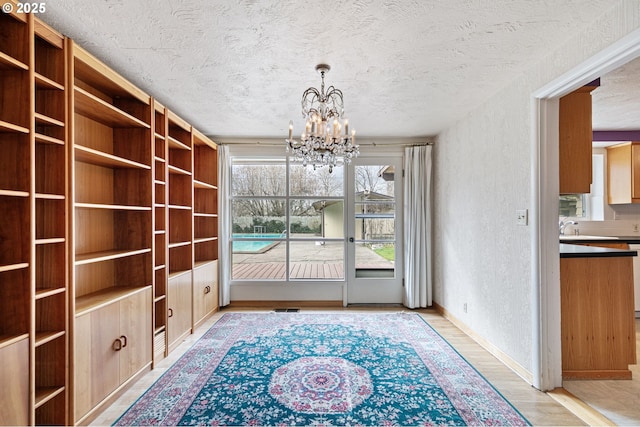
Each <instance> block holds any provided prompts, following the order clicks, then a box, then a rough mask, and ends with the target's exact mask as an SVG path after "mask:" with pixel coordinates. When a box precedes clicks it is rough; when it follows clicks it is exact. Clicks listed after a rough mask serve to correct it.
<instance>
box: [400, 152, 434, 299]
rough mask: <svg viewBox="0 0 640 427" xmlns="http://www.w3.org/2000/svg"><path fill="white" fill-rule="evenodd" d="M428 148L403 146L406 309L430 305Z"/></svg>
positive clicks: (430, 190)
mask: <svg viewBox="0 0 640 427" xmlns="http://www.w3.org/2000/svg"><path fill="white" fill-rule="evenodd" d="M431 148H432V147H431V146H430V145H424V146H415V147H407V148H405V153H404V170H405V178H404V266H405V267H404V278H405V284H404V305H405V306H407V307H409V308H420V307H428V306H430V305H431V304H432V302H433V283H432V269H431V265H432V261H431V235H432V232H431V212H432V200H431V198H432V184H431Z"/></svg>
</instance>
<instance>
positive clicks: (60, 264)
mask: <svg viewBox="0 0 640 427" xmlns="http://www.w3.org/2000/svg"><path fill="white" fill-rule="evenodd" d="M35 270H36V272H35V273H36V276H35V278H36V293H38V292H47V291H54V290H60V289H66V283H67V253H66V240H64V239H62V240H58V241H55V242H54V243H44V244H36V263H35ZM36 297H37V295H36Z"/></svg>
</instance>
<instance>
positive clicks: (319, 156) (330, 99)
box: [286, 64, 360, 173]
mask: <svg viewBox="0 0 640 427" xmlns="http://www.w3.org/2000/svg"><path fill="white" fill-rule="evenodd" d="M330 69H331V67H329V66H328V65H327V64H319V65H316V71H318V72H319V73H320V76H321V77H322V86H320V90H318V89H316V88H314V87H310V88H309V89H307V90H305V91H304V93H303V94H302V117H304V118H306V124H305V129H304V131H303V132H302V135H301V136H300V141H296V140H295V139H293V121H289V138H288V139H287V140H286V142H287V152H291V153H292V154H293V156H294V159H295V160H298V161H302V164H303V165H304V166H307V165H309V164H310V165H313V168H314V169H315V168H316V167H322V166H325V165H327V166H329V173H331V172H332V171H333V168H334V167H335V166H336V164H337V163H338V160H339V159H340V158H342V159H343V161H344V163H345V164H349V163H351V159H353V158H354V157H356V156H358V154H360V149H359V146H358V145H356V144H355V141H356V131H355V130H353V129H352V130H351V133H349V121H348V120H347V119H346V118H344V102H343V100H342V91H341V90H339V89H336V88H335V87H333V86H329V87H328V88H327V91H326V93H325V90H324V75H325V74H326V73H328V72H329V70H330Z"/></svg>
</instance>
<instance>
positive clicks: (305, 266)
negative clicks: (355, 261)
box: [231, 262, 344, 280]
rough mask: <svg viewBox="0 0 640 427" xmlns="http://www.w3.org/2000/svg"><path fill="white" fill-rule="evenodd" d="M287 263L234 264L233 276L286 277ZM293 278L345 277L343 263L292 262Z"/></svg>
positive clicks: (237, 277)
mask: <svg viewBox="0 0 640 427" xmlns="http://www.w3.org/2000/svg"><path fill="white" fill-rule="evenodd" d="M285 273H286V270H285V263H282V262H264V263H247V264H234V265H233V271H232V274H231V278H232V279H233V280H247V279H281V280H285V279H286V274H285ZM289 277H290V278H291V279H344V266H343V264H342V263H310V262H304V263H302V262H300V263H291V269H290V271H289Z"/></svg>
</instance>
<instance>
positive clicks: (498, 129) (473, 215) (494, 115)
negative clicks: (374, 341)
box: [434, 0, 640, 371]
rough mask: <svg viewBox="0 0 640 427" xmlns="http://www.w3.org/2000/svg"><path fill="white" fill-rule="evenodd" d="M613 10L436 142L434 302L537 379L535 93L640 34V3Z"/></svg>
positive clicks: (626, 0) (627, 0)
mask: <svg viewBox="0 0 640 427" xmlns="http://www.w3.org/2000/svg"><path fill="white" fill-rule="evenodd" d="M611 6H612V8H611V9H609V10H606V9H605V10H603V15H602V16H601V18H600V19H599V20H598V21H597V22H596V23H595V24H593V25H590V26H589V27H588V28H584V29H583V30H582V31H580V32H579V33H576V34H575V36H574V37H572V38H571V39H570V40H569V42H567V43H565V44H564V45H562V46H557V47H555V48H553V49H550V53H549V55H548V57H546V58H544V59H542V60H539V61H536V63H534V64H532V66H531V67H530V69H529V70H528V71H527V72H525V73H523V74H522V75H521V76H520V77H519V78H518V79H516V80H515V81H512V82H506V84H505V87H504V88H503V89H502V90H501V91H500V92H499V93H497V94H496V95H495V96H493V97H492V98H490V99H489V100H487V101H486V102H485V103H484V104H482V105H481V106H480V107H479V108H477V109H476V110H474V111H473V112H471V113H470V114H468V115H467V116H466V117H465V118H464V119H462V120H461V121H459V122H458V123H456V124H455V125H453V126H452V127H450V128H449V129H447V130H446V131H445V132H443V133H441V134H440V135H439V138H438V142H437V144H436V149H435V155H434V158H435V176H436V179H435V206H436V211H435V247H434V251H435V263H434V265H435V278H434V279H435V280H434V285H435V290H434V293H435V295H434V300H435V301H436V302H437V303H438V304H440V305H442V306H443V307H445V308H446V309H447V310H448V311H449V312H451V313H452V315H453V316H455V317H456V318H458V319H459V320H460V321H462V322H464V323H465V324H466V325H467V326H468V327H469V328H470V329H472V330H473V331H475V332H476V333H477V334H478V335H480V336H481V337H482V338H483V339H486V340H488V341H489V342H491V343H492V344H493V345H495V346H496V347H498V348H499V349H500V350H501V351H503V352H504V353H506V354H507V355H509V356H510V357H511V358H512V359H514V360H515V361H516V362H518V363H519V364H521V365H522V366H523V367H524V368H525V369H527V370H529V371H531V370H532V368H531V363H532V339H531V301H530V299H531V265H530V257H531V249H530V245H531V237H530V227H523V226H518V225H516V215H515V213H516V212H515V211H516V209H524V208H527V209H530V208H531V194H530V190H529V189H530V174H531V156H530V151H531V148H530V147H531V145H530V144H531V142H530V141H531V134H532V126H533V124H532V123H531V118H530V116H531V111H530V109H531V93H533V92H534V91H535V90H536V89H538V88H540V87H542V86H543V85H545V84H546V83H548V82H550V81H552V80H554V79H555V78H557V77H559V76H560V75H561V74H563V73H565V72H567V71H568V70H570V69H571V68H573V67H575V66H577V65H579V64H580V63H581V62H583V61H585V60H587V59H588V58H590V57H592V56H593V55H594V54H596V53H597V52H599V51H601V50H603V49H604V48H606V47H607V46H609V45H610V44H611V43H613V42H614V41H616V40H618V39H620V38H621V37H622V36H624V35H626V34H628V33H629V32H631V31H632V30H634V29H636V28H638V27H640V2H638V1H635V0H624V1H619V2H612V3H611ZM464 303H466V304H467V312H466V313H465V312H464V309H463V305H464ZM558 327H559V325H558Z"/></svg>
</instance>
